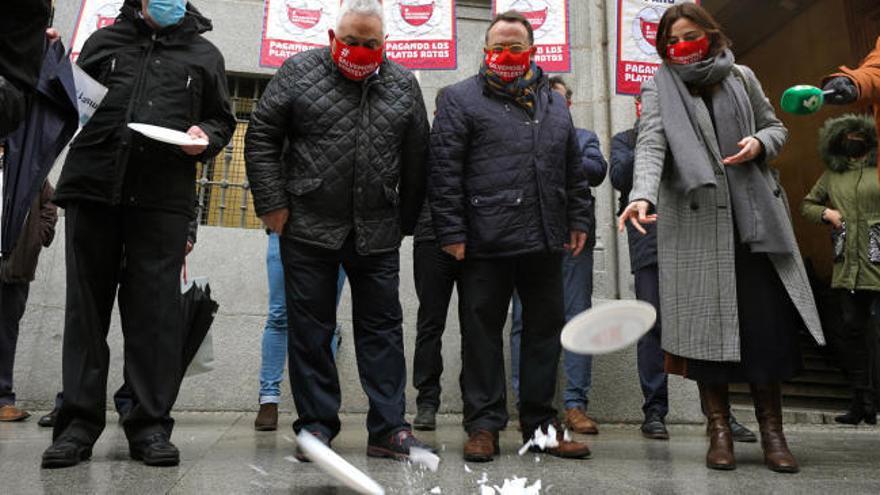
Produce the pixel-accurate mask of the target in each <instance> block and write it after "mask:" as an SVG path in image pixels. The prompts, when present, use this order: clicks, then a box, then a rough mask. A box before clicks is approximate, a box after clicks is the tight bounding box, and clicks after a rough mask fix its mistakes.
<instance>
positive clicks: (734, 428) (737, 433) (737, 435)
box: [730, 414, 758, 443]
mask: <svg viewBox="0 0 880 495" xmlns="http://www.w3.org/2000/svg"><path fill="white" fill-rule="evenodd" d="M730 433H731V436H732V437H733V441H734V442H742V443H755V442H757V441H758V437H757V436H756V435H755V433H754V432H753V431H752V430H750V429H748V428H746V427H745V426H743V425H741V424H740V423H739V421H737V420H736V418H734V417H733V414H731V415H730Z"/></svg>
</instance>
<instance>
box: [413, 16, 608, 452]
mask: <svg viewBox="0 0 880 495" xmlns="http://www.w3.org/2000/svg"><path fill="white" fill-rule="evenodd" d="M483 50H484V54H485V59H484V62H483V64H482V66H481V68H480V71H479V74H477V75H475V76H473V77H470V78H468V79H465V80H464V81H462V82H459V83H457V84H455V85H452V86H449V87H448V88H447V89H446V91H444V92H443V95H442V96H441V98H440V104H439V105H438V109H437V116H436V118H435V119H434V126H433V128H432V129H431V152H430V165H429V169H430V174H429V187H428V190H429V198H430V204H431V218H432V219H433V221H434V231H435V233H436V236H437V240H438V243H439V245H440V246H441V247H442V249H443V250H444V251H445V252H446V253H448V254H450V255H451V256H453V257H454V258H455V259H456V260H458V261H463V265H462V269H461V278H460V279H459V296H460V298H459V318H460V320H461V332H462V344H461V348H462V363H461V364H462V371H461V380H460V383H461V393H462V400H463V402H464V427H465V430H466V431H467V434H468V440H467V442H466V443H465V445H464V459H465V460H466V461H471V462H488V461H491V460H493V459H494V457H495V456H496V455H498V454H499V446H498V432H499V431H500V430H502V429H504V428H505V427H506V426H507V421H508V414H507V404H506V402H507V399H506V392H507V383H506V380H505V373H504V353H503V350H504V345H503V340H502V332H503V330H504V322H505V320H506V319H507V308H508V306H509V303H510V298H511V296H512V295H513V291H514V289H516V291H517V292H518V293H519V295H520V297H521V298H522V301H523V335H522V348H523V349H524V350H525V352H523V353H522V356H521V359H520V378H521V381H520V402H519V412H520V415H519V417H520V425H521V430H522V436H523V440H524V441H528V440H530V439H531V438H532V437H533V435H536V431H537V430H539V429H540V430H541V431H542V432H543V433H544V434H547V433H548V432H552V431H553V430H555V431H556V438H557V441H558V443H557V445H556V446H554V447H548V448H547V449H546V450H541V449H540V448H538V447H533V450H536V451H541V452H543V453H546V454H549V455H553V456H558V457H565V458H585V457H588V456H589V455H590V449H589V447H588V446H587V445H586V444H584V443H581V442H575V441H570V440H569V439H568V438H567V436H565V435H564V428H563V427H562V425H560V424H559V422H558V418H557V411H556V409H555V407H554V405H553V398H554V395H555V391H556V386H555V384H556V380H557V371H558V366H559V355H560V351H561V345H560V342H559V336H560V333H561V331H562V326H563V325H564V323H565V309H564V300H563V294H562V282H563V278H562V256H563V251H565V250H568V251H570V252H571V254H572V255H573V256H575V257H577V256H578V255H580V254H581V252H582V251H583V249H584V245H585V244H586V238H587V233H588V232H590V231H591V228H592V225H591V221H592V220H591V218H590V207H591V201H590V193H589V181H588V180H587V171H586V170H585V167H584V166H583V165H584V164H583V159H582V157H581V153H580V147H579V144H578V138H577V134H576V131H575V127H574V124H573V122H572V120H571V114H570V113H569V111H568V107H567V105H566V102H565V98H564V97H563V96H561V95H559V94H558V93H556V92H554V91H553V90H551V88H550V84H549V81H548V80H547V78H546V77H545V76H544V73H543V71H542V70H541V68H540V67H538V66H537V65H536V64H535V62H534V60H533V59H534V54H535V51H536V49H535V47H534V33H533V30H532V26H531V24H529V21H528V20H527V19H526V18H525V17H523V16H522V14H520V13H518V12H516V11H509V12H505V13H502V14H499V15H497V16H496V17H495V19H494V20H493V21H492V23H491V24H490V26H489V28H488V30H487V31H486V38H485V47H484V49H483Z"/></svg>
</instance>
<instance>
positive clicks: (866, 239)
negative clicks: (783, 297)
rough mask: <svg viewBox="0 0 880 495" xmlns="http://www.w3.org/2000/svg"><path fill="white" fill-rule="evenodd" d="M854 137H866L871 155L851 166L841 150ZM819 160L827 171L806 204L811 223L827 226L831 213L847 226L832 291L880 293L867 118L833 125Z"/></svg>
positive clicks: (877, 208)
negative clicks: (827, 213)
mask: <svg viewBox="0 0 880 495" xmlns="http://www.w3.org/2000/svg"><path fill="white" fill-rule="evenodd" d="M850 132H862V133H863V134H864V135H865V136H867V140H868V145H869V148H870V150H871V151H870V152H869V153H868V155H867V156H866V157H865V158H863V159H860V160H851V159H849V158H847V157H846V156H844V154H843V152H842V150H841V149H840V142H841V140H842V138H843V137H844V136H845V135H846V134H848V133H850ZM819 138H820V140H819V154H820V156H821V157H822V160H823V161H824V163H825V167H826V168H827V170H826V171H825V173H823V174H822V176H821V177H820V178H819V180H818V182H816V185H814V186H813V189H812V190H811V191H810V193H809V194H808V195H807V197H805V198H804V201H803V203H801V213H802V214H803V215H804V217H805V218H807V219H808V220H810V221H812V222H815V223H822V222H823V220H822V213H823V212H824V211H825V209H826V208H832V209H835V210H838V211H839V212H840V213H841V215H842V216H843V220H844V222H845V224H846V235H845V238H844V239H845V240H844V250H843V256H841V257H838V259H836V260H835V263H834V273H833V275H832V279H831V286H832V287H833V288H838V289H848V290H875V291H880V184H878V182H877V172H876V170H875V168H876V163H877V134H876V126H875V123H874V121H873V120H872V119H871V118H870V117H869V116H866V115H853V114H850V115H844V116H843V117H839V118H835V119H830V120H828V121H827V122H826V123H825V125H824V126H823V127H822V129H821V130H820V131H819Z"/></svg>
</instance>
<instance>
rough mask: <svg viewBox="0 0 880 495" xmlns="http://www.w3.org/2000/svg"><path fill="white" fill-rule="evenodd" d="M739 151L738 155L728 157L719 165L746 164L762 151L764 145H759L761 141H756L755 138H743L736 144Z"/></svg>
mask: <svg viewBox="0 0 880 495" xmlns="http://www.w3.org/2000/svg"><path fill="white" fill-rule="evenodd" d="M736 145H737V146H739V147H740V148H741V149H740V151H739V153H737V154H735V155H733V156H728V157H727V158H725V159H724V160H722V161H721V163H723V164H725V165H739V164H740V163H746V162H750V161H752V160H754V159H755V158H757V157H758V155H760V154H761V152H762V151H764V145H763V144H761V141H758V139H757V138H754V137H752V136H749V137H746V138H743V139H742V141H740V142H738V143H736Z"/></svg>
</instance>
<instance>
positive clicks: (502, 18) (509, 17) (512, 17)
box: [486, 10, 535, 45]
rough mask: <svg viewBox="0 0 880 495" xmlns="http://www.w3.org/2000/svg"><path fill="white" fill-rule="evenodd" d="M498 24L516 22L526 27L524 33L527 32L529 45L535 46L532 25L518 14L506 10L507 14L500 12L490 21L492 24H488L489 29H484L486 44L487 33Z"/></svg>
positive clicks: (487, 40)
mask: <svg viewBox="0 0 880 495" xmlns="http://www.w3.org/2000/svg"><path fill="white" fill-rule="evenodd" d="M499 22H518V23H520V24H522V25H523V26H525V27H526V31H528V33H529V44H530V45H534V44H535V30H534V29H532V23H530V22H529V20H528V19H526V17H525V16H524V15H522V14H520V13H519V12H518V11H516V10H508V11H507V12H502V13H500V14H498V15H496V16H495V18H494V19H492V24H489V28H488V29H486V43H488V42H489V31H491V30H492V28H493V27H495V24H498V23H499Z"/></svg>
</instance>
